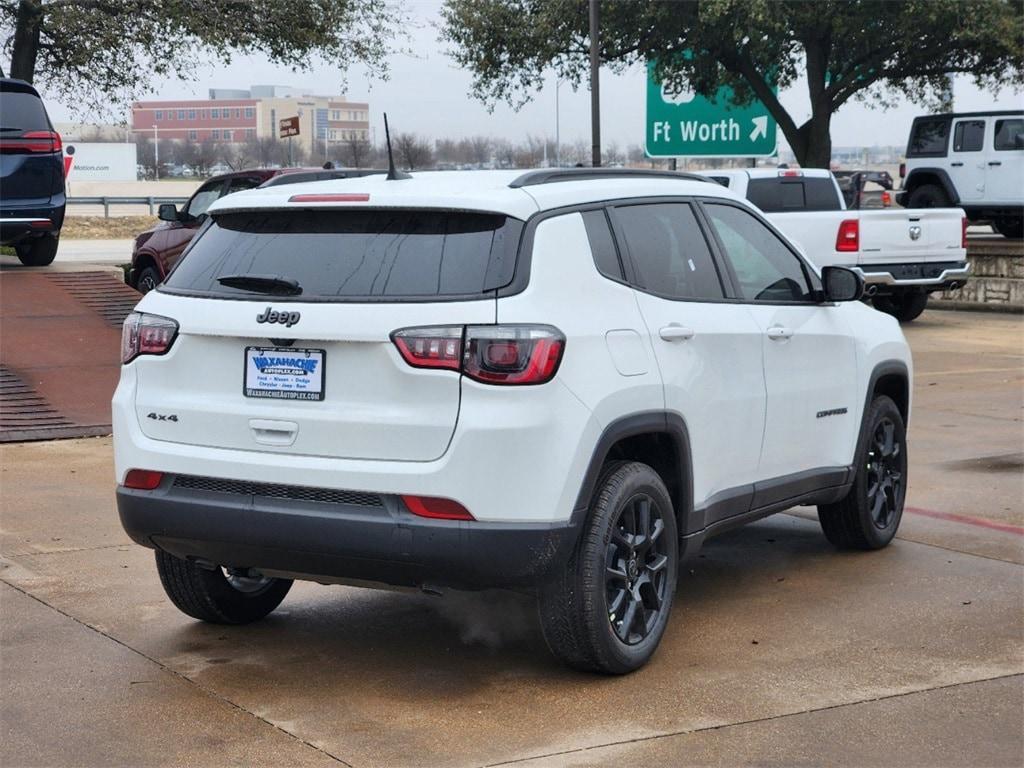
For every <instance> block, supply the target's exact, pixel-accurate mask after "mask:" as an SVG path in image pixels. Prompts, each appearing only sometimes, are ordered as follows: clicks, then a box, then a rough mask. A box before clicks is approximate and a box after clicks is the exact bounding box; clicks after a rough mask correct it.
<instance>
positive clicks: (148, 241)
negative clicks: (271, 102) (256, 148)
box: [128, 168, 384, 293]
mask: <svg viewBox="0 0 1024 768" xmlns="http://www.w3.org/2000/svg"><path fill="white" fill-rule="evenodd" d="M371 173H384V171H380V170H374V169H362V168H339V169H336V170H334V169H332V170H325V169H321V168H256V169H252V170H248V171H235V172H234V173H225V174H222V175H220V176H214V177H213V178H212V179H210V180H209V181H207V182H206V183H204V184H203V185H202V186H201V187H200V188H199V189H197V190H196V191H195V193H194V194H193V195H192V197H190V198H189V199H188V202H187V203H185V205H184V206H183V207H182V209H181V210H180V211H179V210H178V209H177V208H176V207H175V206H174V205H172V204H171V203H165V204H164V205H161V206H160V214H159V215H160V219H161V221H160V223H159V224H157V225H155V226H154V227H152V228H151V229H147V230H146V231H145V232H143V233H142V234H141V235H139V236H138V237H136V238H135V248H134V249H133V250H132V266H131V269H130V271H129V272H128V284H129V285H131V286H132V287H133V288H135V289H136V290H138V291H140V292H141V293H148V292H149V291H151V290H153V289H154V288H156V286H158V285H159V284H160V283H161V282H163V279H164V278H165V277H166V276H167V273H168V272H170V271H171V268H172V267H174V265H175V264H177V263H178V259H179V258H180V257H181V253H182V251H184V250H185V246H187V245H188V244H189V241H191V240H192V238H193V237H194V236H195V234H196V231H197V230H198V229H199V226H200V225H201V224H202V223H203V220H204V219H205V218H206V209H207V208H209V207H210V206H211V205H213V203H214V201H215V200H219V199H220V198H222V197H224V195H230V194H231V193H232V192H241V191H242V190H245V189H254V188H255V187H259V186H261V185H263V184H264V183H266V182H269V183H272V184H278V183H281V184H289V183H294V182H299V181H315V180H324V179H344V178H349V177H352V176H367V175H369V174H371Z"/></svg>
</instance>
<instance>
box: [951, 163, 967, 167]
mask: <svg viewBox="0 0 1024 768" xmlns="http://www.w3.org/2000/svg"><path fill="white" fill-rule="evenodd" d="M950 165H951V166H953V167H954V168H962V167H963V165H964V164H963V163H950Z"/></svg>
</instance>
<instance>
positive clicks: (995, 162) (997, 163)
mask: <svg viewBox="0 0 1024 768" xmlns="http://www.w3.org/2000/svg"><path fill="white" fill-rule="evenodd" d="M988 164H989V165H1002V164H1003V161H1002V160H990V161H989V163H988Z"/></svg>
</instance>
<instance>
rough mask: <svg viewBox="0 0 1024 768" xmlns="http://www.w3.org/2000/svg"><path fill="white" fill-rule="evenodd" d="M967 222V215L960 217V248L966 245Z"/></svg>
mask: <svg viewBox="0 0 1024 768" xmlns="http://www.w3.org/2000/svg"><path fill="white" fill-rule="evenodd" d="M967 224H968V221H967V217H966V216H964V217H963V218H962V219H960V247H961V248H966V247H967Z"/></svg>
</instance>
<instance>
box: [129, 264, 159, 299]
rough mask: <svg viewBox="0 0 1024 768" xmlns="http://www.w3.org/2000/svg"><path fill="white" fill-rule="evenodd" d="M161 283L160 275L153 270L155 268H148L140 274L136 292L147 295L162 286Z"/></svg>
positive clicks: (136, 283)
mask: <svg viewBox="0 0 1024 768" xmlns="http://www.w3.org/2000/svg"><path fill="white" fill-rule="evenodd" d="M160 283H161V279H160V273H159V272H157V271H156V270H155V269H153V267H146V268H145V269H143V270H142V271H141V272H139V279H138V280H136V281H135V290H137V291H138V292H139V293H142V294H146V293H149V292H150V291H152V290H153V289H154V288H156V287H157V286H158V285H160Z"/></svg>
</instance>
